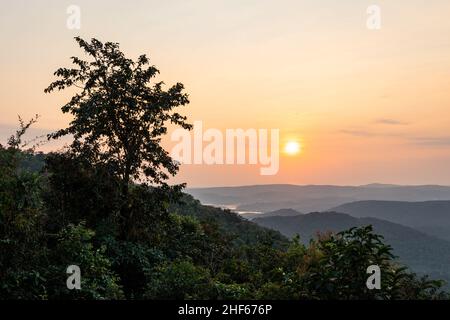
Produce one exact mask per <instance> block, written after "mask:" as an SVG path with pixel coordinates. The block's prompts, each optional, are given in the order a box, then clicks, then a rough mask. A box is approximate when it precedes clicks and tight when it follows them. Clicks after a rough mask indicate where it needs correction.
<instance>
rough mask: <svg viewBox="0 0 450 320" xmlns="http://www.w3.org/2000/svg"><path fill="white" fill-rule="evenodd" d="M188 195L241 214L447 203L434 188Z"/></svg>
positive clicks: (272, 188)
mask: <svg viewBox="0 0 450 320" xmlns="http://www.w3.org/2000/svg"><path fill="white" fill-rule="evenodd" d="M186 191H187V193H189V194H191V195H193V196H194V197H195V198H197V199H199V200H200V201H201V202H202V203H209V204H215V205H233V206H236V208H237V210H240V211H260V212H269V211H275V210H279V209H283V208H292V209H294V210H297V211H301V212H315V211H325V210H328V209H329V208H333V207H337V206H340V205H342V204H344V203H349V202H354V201H361V200H387V201H429V200H449V201H450V187H447V186H437V185H423V186H398V185H385V184H369V185H363V186H331V185H304V186H301V185H289V184H271V185H255V186H240V187H218V188H190V189H187V190H186Z"/></svg>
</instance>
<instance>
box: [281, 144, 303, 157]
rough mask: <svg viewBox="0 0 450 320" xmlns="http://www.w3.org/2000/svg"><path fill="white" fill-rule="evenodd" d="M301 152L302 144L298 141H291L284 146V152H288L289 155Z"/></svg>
mask: <svg viewBox="0 0 450 320" xmlns="http://www.w3.org/2000/svg"><path fill="white" fill-rule="evenodd" d="M300 150H301V146H300V143H298V142H297V141H289V142H288V143H286V145H285V146H284V152H286V153H287V154H289V155H294V154H297V153H299V152H300Z"/></svg>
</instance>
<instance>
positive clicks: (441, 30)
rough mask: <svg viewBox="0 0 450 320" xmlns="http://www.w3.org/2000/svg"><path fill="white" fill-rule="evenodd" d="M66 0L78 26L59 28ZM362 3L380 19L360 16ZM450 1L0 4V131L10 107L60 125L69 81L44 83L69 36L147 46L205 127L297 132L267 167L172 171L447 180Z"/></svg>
mask: <svg viewBox="0 0 450 320" xmlns="http://www.w3.org/2000/svg"><path fill="white" fill-rule="evenodd" d="M70 4H77V5H79V6H80V8H81V29H80V30H69V29H67V28H66V19H67V16H68V15H67V14H66V9H67V7H68V6H69V5H70ZM370 4H377V5H379V6H380V8H381V10H382V11H381V19H382V20H381V26H382V28H381V30H369V29H367V27H366V19H367V14H366V9H367V7H368V6H369V5H370ZM449 13H450V2H449V1H444V0H434V1H430V2H425V1H419V0H396V1H364V0H358V1H356V0H354V1H350V0H348V1H332V0H326V1H325V0H320V1H298V0H295V1H294V0H292V1H263V0H252V1H242V0H241V1H237V0H236V1H234V0H222V1H206V0H205V1H189V0H183V1H181V0H180V1H167V2H165V3H162V1H95V3H93V1H76V3H75V2H74V1H56V0H54V1H48V0H47V1H24V0H19V1H17V0H16V1H8V2H2V4H1V11H0V24H1V30H2V31H1V33H0V37H1V38H0V40H1V46H2V48H1V50H0V69H1V73H0V114H1V118H0V138H1V139H2V141H4V139H5V137H6V134H7V133H9V132H10V131H11V130H12V128H14V126H15V124H16V122H17V121H16V119H17V115H18V114H20V115H22V116H23V117H24V118H29V117H31V116H32V115H34V114H36V113H38V114H40V115H41V116H42V117H41V119H40V121H39V123H38V124H37V125H36V127H37V130H36V131H35V132H39V133H40V132H48V131H51V130H54V129H57V128H60V127H62V126H64V125H66V124H67V121H68V120H69V118H68V117H67V116H63V115H62V113H61V112H60V106H61V105H62V104H63V103H64V102H65V101H66V100H67V98H68V97H69V92H68V93H60V94H51V95H45V94H44V93H43V89H44V88H45V87H46V86H47V85H48V84H49V83H50V82H51V80H52V79H53V76H52V73H53V71H54V70H55V69H56V68H57V67H59V66H68V63H69V57H70V56H72V55H79V54H80V50H79V49H78V48H77V47H76V44H75V42H74V41H73V37H74V36H76V35H80V36H82V37H85V38H90V37H96V38H98V39H100V40H102V41H115V42H119V43H121V48H122V49H123V50H124V51H125V52H126V53H127V54H128V55H129V56H131V57H137V56H138V55H139V54H141V53H146V54H148V55H149V56H150V58H151V61H152V63H153V64H155V65H156V66H157V67H158V68H159V69H160V71H161V79H163V80H164V81H165V82H166V83H167V84H172V83H174V82H176V81H180V82H183V83H184V84H185V86H186V89H187V92H188V93H189V94H190V100H191V104H190V105H189V106H188V107H186V108H185V109H184V110H183V111H184V112H185V114H187V115H188V116H189V119H190V120H191V121H194V120H201V121H203V124H204V127H205V128H217V129H220V130H225V129H227V128H244V129H246V128H256V129H258V128H268V129H270V128H279V129H280V136H281V141H280V142H281V146H283V145H284V143H285V142H286V141H289V140H297V141H300V142H301V143H302V152H301V153H300V154H298V155H295V156H288V155H286V154H281V160H280V170H279V172H278V174H277V175H275V176H261V175H259V166H248V165H245V166H238V165H228V166H227V165H216V166H208V165H186V166H183V167H182V169H181V172H180V174H179V175H178V177H177V178H176V179H175V181H177V182H187V183H188V185H189V186H213V185H242V184H258V183H297V184H364V183H371V182H382V183H400V184H445V185H450V166H449V163H450V81H449V79H450V19H449V15H450V14H449ZM56 147H58V146H57V145H48V146H46V147H45V148H47V149H46V150H48V149H52V148H56Z"/></svg>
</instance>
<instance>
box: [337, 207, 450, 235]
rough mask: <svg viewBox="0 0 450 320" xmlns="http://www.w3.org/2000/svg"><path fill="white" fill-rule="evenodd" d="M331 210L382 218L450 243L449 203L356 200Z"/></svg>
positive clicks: (357, 215) (358, 215)
mask: <svg viewBox="0 0 450 320" xmlns="http://www.w3.org/2000/svg"><path fill="white" fill-rule="evenodd" d="M330 211H337V212H343V213H348V214H349V215H352V216H354V217H374V218H380V219H384V220H388V221H391V222H396V223H400V224H402V225H405V226H409V227H413V228H414V229H417V230H420V231H423V232H425V233H428V234H430V235H433V236H436V237H440V238H442V239H445V240H449V241H450V201H423V202H404V201H357V202H351V203H346V204H343V205H340V206H338V207H334V208H332V209H330Z"/></svg>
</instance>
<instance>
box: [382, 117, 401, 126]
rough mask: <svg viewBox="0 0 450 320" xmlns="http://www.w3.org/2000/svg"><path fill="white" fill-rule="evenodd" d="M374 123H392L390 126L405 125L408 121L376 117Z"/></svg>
mask: <svg viewBox="0 0 450 320" xmlns="http://www.w3.org/2000/svg"><path fill="white" fill-rule="evenodd" d="M374 123H377V124H385V125H392V126H405V125H408V124H409V123H408V122H404V121H400V120H397V119H390V118H379V119H376V120H375V121H374Z"/></svg>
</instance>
